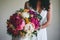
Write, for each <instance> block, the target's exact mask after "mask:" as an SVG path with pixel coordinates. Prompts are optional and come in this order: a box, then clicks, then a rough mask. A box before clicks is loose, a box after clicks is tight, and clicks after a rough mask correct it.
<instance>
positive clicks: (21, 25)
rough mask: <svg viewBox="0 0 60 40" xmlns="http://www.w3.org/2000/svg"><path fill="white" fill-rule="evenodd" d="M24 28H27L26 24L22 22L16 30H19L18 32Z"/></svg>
mask: <svg viewBox="0 0 60 40" xmlns="http://www.w3.org/2000/svg"><path fill="white" fill-rule="evenodd" d="M24 26H25V22H24V21H22V23H21V24H19V25H18V26H17V28H16V29H17V30H23V28H24Z"/></svg>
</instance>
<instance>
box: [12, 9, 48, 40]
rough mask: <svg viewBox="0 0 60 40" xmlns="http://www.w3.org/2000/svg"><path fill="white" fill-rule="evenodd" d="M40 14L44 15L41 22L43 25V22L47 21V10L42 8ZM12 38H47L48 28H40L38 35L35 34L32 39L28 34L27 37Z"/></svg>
mask: <svg viewBox="0 0 60 40" xmlns="http://www.w3.org/2000/svg"><path fill="white" fill-rule="evenodd" d="M32 10H33V9H32ZM33 11H34V10H33ZM36 12H37V11H36ZM37 13H38V12H37ZM40 15H41V16H42V20H41V22H40V24H41V25H42V24H43V23H45V22H46V16H47V10H42V12H41V13H40ZM12 40H47V31H46V28H44V29H40V30H39V31H37V37H36V36H35V35H33V37H32V39H30V37H29V36H27V37H25V38H19V37H12Z"/></svg>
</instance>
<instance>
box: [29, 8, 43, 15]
mask: <svg viewBox="0 0 60 40" xmlns="http://www.w3.org/2000/svg"><path fill="white" fill-rule="evenodd" d="M30 9H31V10H32V11H35V12H37V14H40V15H41V14H42V12H43V9H42V10H41V12H40V13H39V12H38V11H37V10H34V9H32V8H30Z"/></svg>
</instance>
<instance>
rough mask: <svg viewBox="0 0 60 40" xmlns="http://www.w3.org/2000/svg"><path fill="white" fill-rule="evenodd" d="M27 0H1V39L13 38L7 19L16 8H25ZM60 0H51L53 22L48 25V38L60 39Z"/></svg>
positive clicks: (51, 39)
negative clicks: (8, 30)
mask: <svg viewBox="0 0 60 40" xmlns="http://www.w3.org/2000/svg"><path fill="white" fill-rule="evenodd" d="M26 1H27V0H0V40H11V36H10V35H8V34H7V32H6V30H7V28H6V20H7V19H8V18H9V16H10V15H12V14H13V13H14V12H15V11H16V10H19V9H20V8H24V3H25V2H26ZM59 1H60V0H51V3H52V22H51V24H50V25H49V27H47V34H48V40H60V30H59V29H60V2H59Z"/></svg>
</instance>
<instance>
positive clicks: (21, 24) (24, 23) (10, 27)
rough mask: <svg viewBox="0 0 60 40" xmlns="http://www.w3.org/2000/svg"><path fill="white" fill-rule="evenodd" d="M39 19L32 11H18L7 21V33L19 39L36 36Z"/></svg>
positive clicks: (38, 15) (39, 16)
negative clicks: (19, 37)
mask: <svg viewBox="0 0 60 40" xmlns="http://www.w3.org/2000/svg"><path fill="white" fill-rule="evenodd" d="M41 19H42V17H41V15H40V14H37V13H36V12H34V11H32V10H29V9H20V10H18V11H17V12H16V13H14V14H13V15H11V16H10V18H9V19H8V20H7V33H8V34H10V35H12V36H21V37H23V36H32V34H34V35H37V32H36V31H37V30H38V29H39V28H40V20H41Z"/></svg>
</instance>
